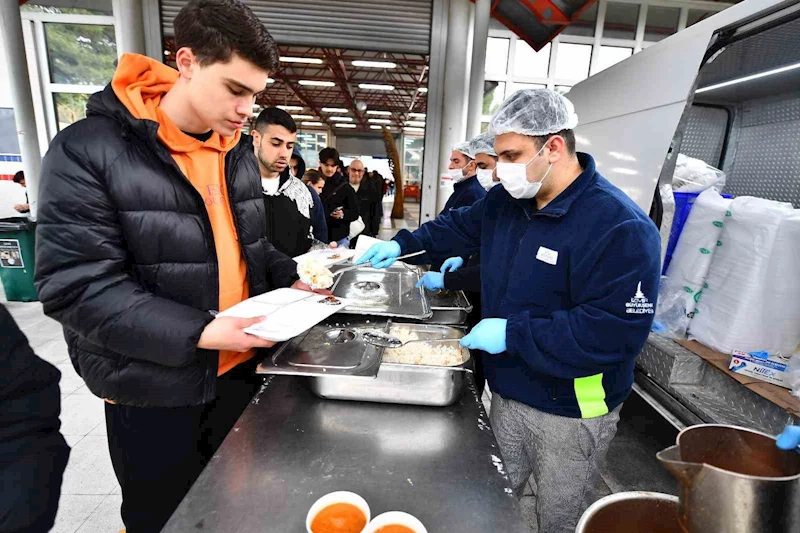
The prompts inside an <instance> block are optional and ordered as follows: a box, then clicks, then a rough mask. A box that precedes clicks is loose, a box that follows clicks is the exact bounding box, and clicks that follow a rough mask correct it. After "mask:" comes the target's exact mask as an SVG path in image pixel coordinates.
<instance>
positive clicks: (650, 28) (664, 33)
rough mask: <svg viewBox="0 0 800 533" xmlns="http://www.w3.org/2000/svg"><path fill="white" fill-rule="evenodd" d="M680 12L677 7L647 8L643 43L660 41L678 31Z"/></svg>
mask: <svg viewBox="0 0 800 533" xmlns="http://www.w3.org/2000/svg"><path fill="white" fill-rule="evenodd" d="M680 17H681V10H680V9H678V8H677V7H661V6H649V7H648V8H647V24H646V25H645V27H644V40H645V41H660V40H662V39H666V38H667V37H669V36H670V35H672V34H673V33H675V32H676V31H678V19H679V18H680Z"/></svg>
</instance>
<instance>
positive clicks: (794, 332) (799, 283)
mask: <svg viewBox="0 0 800 533" xmlns="http://www.w3.org/2000/svg"><path fill="white" fill-rule="evenodd" d="M693 212H694V211H693ZM730 212H731V216H730V217H727V218H726V220H725V226H724V228H723V229H722V235H721V237H720V241H721V242H722V244H723V245H722V246H719V247H717V249H716V252H715V253H714V257H713V261H712V262H711V268H710V269H709V271H708V276H707V277H706V282H705V284H704V289H703V295H702V298H700V299H699V301H698V302H697V307H696V309H695V312H694V316H693V318H692V320H691V323H690V325H689V335H690V337H691V338H693V339H697V340H698V341H700V342H702V343H703V344H705V345H707V346H710V347H712V348H714V349H716V350H718V351H720V352H723V353H731V352H732V351H733V350H741V351H744V352H751V351H765V352H767V353H769V354H783V355H786V354H789V353H793V352H794V350H795V348H796V347H797V345H798V343H800V327H798V325H799V324H800V246H798V245H797V243H798V242H800V214H798V212H796V211H795V210H793V209H792V208H791V206H790V205H788V204H782V203H779V202H773V201H770V200H763V199H761V198H752V197H739V198H736V199H735V200H733V202H732V204H731V207H730Z"/></svg>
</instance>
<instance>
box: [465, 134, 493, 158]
mask: <svg viewBox="0 0 800 533" xmlns="http://www.w3.org/2000/svg"><path fill="white" fill-rule="evenodd" d="M469 148H470V150H471V151H472V153H473V154H475V155H478V154H488V155H491V156H494V157H497V152H495V151H494V135H492V134H491V133H490V132H488V131H485V132H483V133H479V134H478V135H476V136H475V137H473V138H472V140H471V141H470V142H469Z"/></svg>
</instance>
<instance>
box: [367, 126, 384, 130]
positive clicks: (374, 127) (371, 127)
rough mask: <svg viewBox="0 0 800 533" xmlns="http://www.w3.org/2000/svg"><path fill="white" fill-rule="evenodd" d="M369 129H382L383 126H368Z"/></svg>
mask: <svg viewBox="0 0 800 533" xmlns="http://www.w3.org/2000/svg"><path fill="white" fill-rule="evenodd" d="M369 129H371V130H382V129H383V126H370V127H369Z"/></svg>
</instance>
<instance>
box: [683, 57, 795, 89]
mask: <svg viewBox="0 0 800 533" xmlns="http://www.w3.org/2000/svg"><path fill="white" fill-rule="evenodd" d="M798 68H800V63H793V64H791V65H786V66H784V67H780V68H774V69H772V70H766V71H764V72H758V73H756V74H751V75H749V76H744V77H741V78H736V79H733V80H728V81H724V82H722V83H717V84H715V85H709V86H708V87H702V88H700V89H697V90H696V91H695V94H700V93H704V92H706V91H713V90H714V89H721V88H723V87H729V86H731V85H736V84H737V83H744V82H746V81H752V80H757V79H759V78H764V77H766V76H772V75H775V74H780V73H781V72H788V71H790V70H795V69H798Z"/></svg>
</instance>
